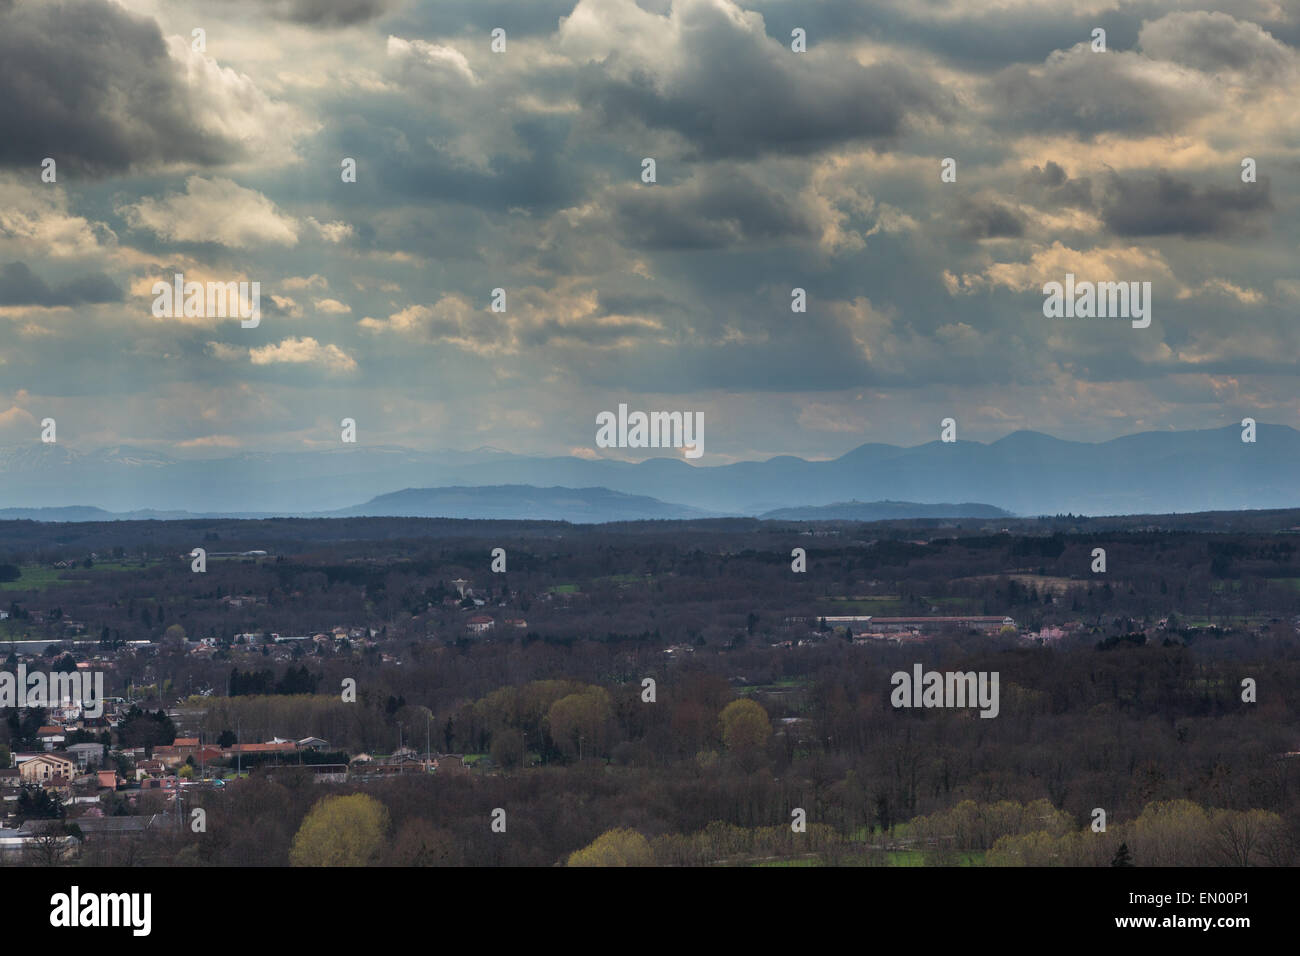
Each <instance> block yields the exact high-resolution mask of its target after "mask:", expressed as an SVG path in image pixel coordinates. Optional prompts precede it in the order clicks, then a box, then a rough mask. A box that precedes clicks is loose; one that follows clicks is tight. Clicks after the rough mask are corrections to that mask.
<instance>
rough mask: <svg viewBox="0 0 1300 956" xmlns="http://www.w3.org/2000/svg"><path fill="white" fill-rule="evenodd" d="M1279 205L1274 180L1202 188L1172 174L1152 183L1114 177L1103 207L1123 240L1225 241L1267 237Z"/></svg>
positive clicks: (1105, 216) (1111, 226) (1104, 215)
mask: <svg viewBox="0 0 1300 956" xmlns="http://www.w3.org/2000/svg"><path fill="white" fill-rule="evenodd" d="M1272 211H1273V201H1272V198H1271V196H1270V195H1269V180H1268V178H1267V177H1263V178H1261V179H1260V180H1259V182H1256V183H1239V184H1238V185H1236V186H1235V187H1233V188H1231V189H1229V188H1226V187H1223V186H1205V187H1203V188H1199V189H1198V188H1197V187H1196V186H1194V185H1192V184H1191V183H1190V182H1187V181H1185V180H1180V179H1177V178H1175V177H1173V176H1171V175H1169V174H1167V173H1163V172H1161V173H1157V174H1156V175H1155V176H1154V177H1150V178H1139V177H1133V178H1128V179H1126V178H1124V177H1122V176H1120V175H1118V174H1114V175H1112V176H1111V178H1110V181H1109V183H1108V184H1107V195H1106V198H1105V200H1104V202H1103V205H1102V218H1103V220H1104V221H1105V224H1106V228H1107V229H1108V230H1109V231H1110V232H1112V233H1114V234H1115V235H1117V236H1166V235H1181V236H1186V237H1188V238H1202V239H1203V238H1220V237H1228V236H1238V235H1263V234H1264V233H1266V232H1267V231H1268V224H1269V214H1270V213H1271V212H1272Z"/></svg>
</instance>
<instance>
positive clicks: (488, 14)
mask: <svg viewBox="0 0 1300 956" xmlns="http://www.w3.org/2000/svg"><path fill="white" fill-rule="evenodd" d="M576 2H577V0H439V2H437V3H433V4H421V5H411V6H410V8H409V9H407V10H404V11H402V12H401V13H400V14H398V15H396V16H395V18H394V19H393V20H392V21H391V25H392V28H393V30H394V32H396V33H399V34H401V35H403V36H423V37H430V36H455V35H457V34H463V33H466V32H468V31H475V32H478V33H482V34H483V43H484V44H485V45H486V44H487V42H488V33H489V32H490V31H491V30H492V29H494V28H496V27H501V28H502V29H503V30H505V31H506V39H507V41H509V39H510V38H511V37H527V36H537V35H539V34H547V33H550V32H552V31H553V30H555V28H556V26H557V25H558V24H559V22H560V18H561V17H565V16H568V15H569V14H570V13H572V12H573V7H574V4H575V3H576ZM507 49H508V47H507Z"/></svg>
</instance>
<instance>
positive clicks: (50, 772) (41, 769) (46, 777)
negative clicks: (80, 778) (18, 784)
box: [18, 754, 77, 784]
mask: <svg viewBox="0 0 1300 956" xmlns="http://www.w3.org/2000/svg"><path fill="white" fill-rule="evenodd" d="M18 769H19V771H20V772H21V774H22V778H23V781H24V782H25V783H39V784H45V783H52V782H53V781H54V780H55V778H59V777H61V778H64V779H65V780H67V779H70V778H71V777H72V775H73V774H74V773H76V770H77V765H76V764H75V763H73V762H72V761H71V760H69V759H68V758H67V757H60V756H58V755H57V754H40V755H39V756H36V757H33V758H32V759H31V760H28V761H25V762H24V763H23V764H22V765H21V766H20V767H19V768H18Z"/></svg>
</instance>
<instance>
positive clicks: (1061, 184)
mask: <svg viewBox="0 0 1300 956" xmlns="http://www.w3.org/2000/svg"><path fill="white" fill-rule="evenodd" d="M1021 181H1022V182H1023V183H1024V184H1025V185H1026V186H1028V187H1029V188H1030V189H1031V190H1032V191H1034V192H1036V193H1037V194H1038V195H1040V196H1041V197H1042V198H1043V199H1044V200H1046V202H1047V204H1048V205H1053V206H1091V205H1092V180H1090V179H1088V178H1087V177H1086V176H1081V177H1079V178H1078V179H1071V178H1070V176H1069V174H1068V173H1067V172H1066V171H1065V169H1064V168H1063V167H1062V166H1061V165H1060V164H1058V163H1054V162H1052V161H1051V160H1048V162H1047V163H1046V164H1045V165H1043V166H1034V167H1032V168H1031V169H1030V170H1029V172H1027V173H1025V175H1024V176H1023V177H1022V178H1021Z"/></svg>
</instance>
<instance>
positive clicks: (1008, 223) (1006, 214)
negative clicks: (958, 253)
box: [956, 199, 1025, 239]
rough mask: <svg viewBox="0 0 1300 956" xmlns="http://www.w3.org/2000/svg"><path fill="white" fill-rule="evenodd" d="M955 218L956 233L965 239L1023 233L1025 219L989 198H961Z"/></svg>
mask: <svg viewBox="0 0 1300 956" xmlns="http://www.w3.org/2000/svg"><path fill="white" fill-rule="evenodd" d="M956 218H957V224H958V234H959V235H961V236H962V237H964V238H966V239H1002V238H1013V237H1016V236H1023V235H1024V234H1025V221H1024V218H1023V217H1022V216H1021V215H1020V213H1018V212H1017V211H1016V210H1014V209H1012V208H1011V207H1009V206H1005V205H1003V204H1002V203H1000V202H996V201H995V200H991V199H964V200H962V202H961V203H960V205H959V206H958V209H957V217H956Z"/></svg>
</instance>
